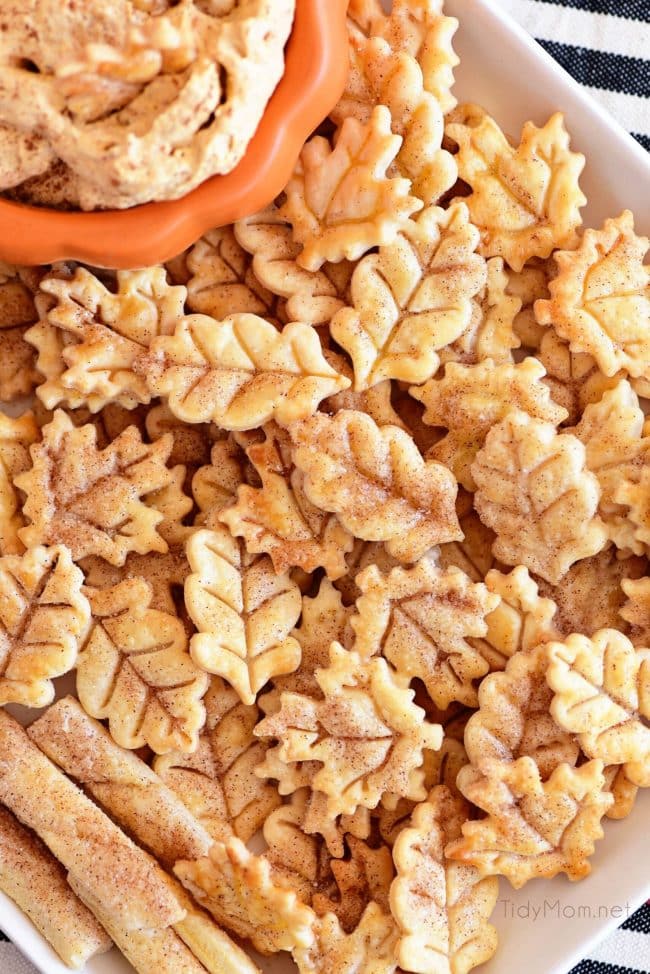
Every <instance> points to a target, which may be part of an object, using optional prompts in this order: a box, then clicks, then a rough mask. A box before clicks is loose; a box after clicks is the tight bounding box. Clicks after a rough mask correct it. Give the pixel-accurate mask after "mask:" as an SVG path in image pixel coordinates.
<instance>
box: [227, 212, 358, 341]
mask: <svg viewBox="0 0 650 974" xmlns="http://www.w3.org/2000/svg"><path fill="white" fill-rule="evenodd" d="M234 232H235V236H236V238H237V241H238V243H239V244H240V246H241V247H243V248H244V250H247V251H248V253H249V254H251V255H252V257H253V273H254V274H255V277H256V278H257V280H258V281H260V282H261V284H262V285H263V286H264V287H265V288H268V289H269V291H271V292H272V293H273V294H276V295H278V296H279V297H281V298H284V299H285V300H286V311H285V313H286V315H287V319H288V320H289V321H302V322H305V324H308V325H319V324H326V323H327V322H329V321H330V319H331V318H332V317H333V315H334V314H335V313H336V312H337V311H338V310H339V308H341V307H342V306H343V305H344V304H345V303H346V298H347V294H348V289H349V286H350V278H351V276H352V270H353V265H352V264H351V263H350V262H349V261H346V260H343V261H340V262H339V263H337V264H331V263H325V264H323V266H322V267H321V268H320V270H317V271H308V270H305V268H304V267H301V266H300V265H299V264H298V262H297V257H298V255H299V254H300V251H301V249H302V248H301V246H300V244H299V243H297V242H296V241H295V240H294V239H293V230H292V229H291V224H290V223H289V222H288V221H287V220H286V219H285V218H284V217H283V216H282V214H281V212H280V210H279V209H278V207H277V206H276V205H275V204H271V206H268V207H267V208H266V209H265V210H261V211H260V212H259V213H254V214H253V216H249V217H244V218H243V219H242V220H239V221H238V222H237V223H236V224H235V226H234Z"/></svg>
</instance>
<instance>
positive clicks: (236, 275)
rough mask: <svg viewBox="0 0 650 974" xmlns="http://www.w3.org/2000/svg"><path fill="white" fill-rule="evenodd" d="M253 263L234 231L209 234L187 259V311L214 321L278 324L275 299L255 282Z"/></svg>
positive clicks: (229, 229)
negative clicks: (233, 317) (239, 317)
mask: <svg viewBox="0 0 650 974" xmlns="http://www.w3.org/2000/svg"><path fill="white" fill-rule="evenodd" d="M252 263H253V262H252V260H251V257H250V256H249V254H248V253H246V251H245V250H244V248H243V247H242V246H241V245H240V244H239V243H238V242H237V239H236V237H235V233H234V228H233V227H230V226H227V227H219V228H218V229H216V230H210V231H209V232H208V233H206V234H205V236H203V237H201V239H200V240H199V241H198V242H197V243H196V244H194V246H193V247H192V249H191V250H190V252H189V253H188V255H187V270H188V272H189V274H190V275H191V276H190V277H189V279H188V281H187V306H188V308H190V310H191V311H194V312H196V313H197V314H202V315H209V316H210V317H211V318H216V319H217V320H221V319H222V318H225V317H226V316H227V315H229V314H252V315H260V316H261V317H262V318H266V320H267V321H272V322H273V323H275V322H276V321H278V316H277V312H278V308H277V299H276V297H275V295H274V294H272V293H271V292H270V291H269V290H267V289H266V288H265V287H264V286H263V285H262V284H261V283H260V282H259V281H258V279H257V277H256V276H255V272H254V270H253V267H252ZM295 320H296V321H297V320H299V319H295ZM300 320H302V319H300Z"/></svg>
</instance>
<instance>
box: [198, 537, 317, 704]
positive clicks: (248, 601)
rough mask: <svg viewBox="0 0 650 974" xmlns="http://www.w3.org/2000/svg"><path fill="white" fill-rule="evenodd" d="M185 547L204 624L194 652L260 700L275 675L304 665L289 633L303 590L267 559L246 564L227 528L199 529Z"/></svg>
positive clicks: (248, 699)
mask: <svg viewBox="0 0 650 974" xmlns="http://www.w3.org/2000/svg"><path fill="white" fill-rule="evenodd" d="M186 550H187V557H188V560H189V563H190V567H191V569H192V574H191V575H190V576H189V577H188V579H187V581H186V582H185V601H186V605H187V610H188V612H189V614H190V616H191V618H192V620H193V622H194V624H195V626H196V627H197V629H198V632H197V633H196V635H194V636H192V640H191V643H190V650H191V653H192V657H193V659H194V660H195V661H196V663H197V664H198V665H199V666H201V667H202V668H203V669H204V670H207V671H208V672H209V673H214V674H216V675H218V676H221V677H223V678H224V679H225V680H227V681H228V683H230V684H231V685H232V686H233V687H234V688H235V689H236V690H237V693H238V694H239V696H240V699H241V700H242V702H243V703H245V704H253V703H255V698H256V696H257V693H258V691H259V690H261V688H262V687H263V686H264V684H265V683H266V682H267V681H268V680H269V679H270V678H271V677H272V676H279V675H281V674H283V673H291V672H292V671H293V670H295V669H296V668H297V666H298V664H299V663H300V644H299V643H298V642H296V640H295V639H294V638H293V637H292V636H290V635H289V633H290V632H291V630H292V628H293V626H294V625H295V623H296V622H297V621H298V617H299V615H300V609H301V596H300V590H299V588H298V586H297V585H296V584H295V583H294V582H292V581H291V579H290V578H289V576H288V575H286V574H284V575H276V574H275V573H274V571H273V567H272V565H271V563H270V561H269V560H268V559H267V558H258V559H256V560H255V561H254V562H253V563H252V564H250V565H248V566H246V567H244V566H243V565H242V557H241V554H242V553H241V550H240V547H239V544H238V542H237V541H236V540H235V539H234V538H232V537H231V536H230V535H229V534H228V532H227V531H226V529H225V528H223V527H221V528H220V530H217V531H207V530H204V531H197V533H196V534H194V535H193V536H192V537H191V538H190V540H189V541H188V544H187V549H186Z"/></svg>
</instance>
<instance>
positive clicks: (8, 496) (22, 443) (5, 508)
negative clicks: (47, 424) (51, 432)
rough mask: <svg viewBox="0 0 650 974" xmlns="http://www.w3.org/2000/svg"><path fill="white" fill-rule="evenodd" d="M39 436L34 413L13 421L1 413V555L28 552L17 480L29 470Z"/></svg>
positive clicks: (25, 414)
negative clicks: (32, 448) (31, 451)
mask: <svg viewBox="0 0 650 974" xmlns="http://www.w3.org/2000/svg"><path fill="white" fill-rule="evenodd" d="M38 436H39V430H38V426H37V425H36V420H35V419H34V416H33V415H32V413H23V415H22V416H19V417H17V418H16V419H13V418H12V417H11V416H7V415H5V413H1V412H0V555H12V554H20V552H21V551H24V550H25V549H24V546H23V544H22V542H21V541H20V539H19V537H18V531H19V530H20V528H22V527H23V526H24V524H25V520H24V518H23V516H22V514H21V510H20V509H21V503H20V498H19V496H18V492H17V491H16V488H15V487H14V477H17V476H18V475H19V474H21V473H23V472H24V471H25V470H27V469H28V468H29V466H30V461H29V447H30V446H31V445H32V443H36V441H37V440H38Z"/></svg>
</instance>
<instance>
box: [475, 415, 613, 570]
mask: <svg viewBox="0 0 650 974" xmlns="http://www.w3.org/2000/svg"><path fill="white" fill-rule="evenodd" d="M471 472H472V477H473V478H474V480H475V482H476V484H477V486H478V490H477V493H476V495H475V498H474V502H475V506H476V510H477V511H478V513H479V516H480V518H481V520H482V521H483V522H484V523H485V524H487V525H488V527H490V528H492V529H493V530H494V531H496V534H497V539H496V541H495V542H494V547H493V551H494V554H495V555H496V557H497V558H499V559H500V560H501V561H503V562H505V563H506V564H507V565H519V564H522V565H525V566H526V567H527V568H529V569H530V570H531V571H533V572H535V573H536V574H538V575H541V576H542V578H545V579H546V580H547V581H548V582H551V583H552V584H554V585H557V583H558V582H559V581H560V579H561V578H562V576H563V575H564V574H565V573H566V572H567V571H568V570H569V568H570V567H571V565H572V564H573V563H574V562H575V561H579V560H580V559H581V558H588V557H589V556H590V555H595V554H596V553H597V552H598V551H600V549H601V548H603V547H604V546H605V543H606V540H607V533H606V530H605V527H604V525H603V524H602V523H601V522H600V521H599V519H598V518H597V517H596V511H597V509H598V501H599V499H600V488H599V486H598V481H597V480H596V478H595V476H594V475H593V474H591V473H589V471H588V470H587V469H586V468H585V448H584V446H583V445H582V443H581V442H580V440H578V439H576V437H575V436H571V435H569V434H567V433H563V434H561V435H558V433H557V432H556V429H555V427H554V426H552V425H551V424H550V423H543V422H541V421H540V420H537V419H531V417H530V416H528V415H527V414H526V413H520V412H515V413H511V414H510V415H509V416H506V418H505V419H504V420H503V421H502V422H501V423H499V424H498V425H497V426H493V427H492V429H491V430H490V432H489V433H488V435H487V438H486V441H485V446H484V447H483V448H482V449H481V450H480V452H479V453H478V456H477V458H476V460H475V461H474V463H473V465H472V469H471Z"/></svg>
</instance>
